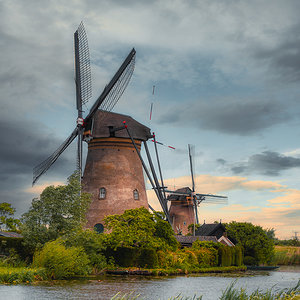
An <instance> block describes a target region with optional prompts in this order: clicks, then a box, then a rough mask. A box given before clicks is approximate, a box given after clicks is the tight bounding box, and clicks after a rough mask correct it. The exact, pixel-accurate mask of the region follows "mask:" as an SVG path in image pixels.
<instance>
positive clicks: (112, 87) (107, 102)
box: [85, 48, 136, 123]
mask: <svg viewBox="0 0 300 300" xmlns="http://www.w3.org/2000/svg"><path fill="white" fill-rule="evenodd" d="M135 54H136V51H135V49H134V48H133V49H132V50H131V51H130V53H129V54H128V56H127V57H126V59H125V60H124V62H123V64H122V65H121V67H120V68H119V70H118V71H117V72H116V74H115V75H114V77H113V78H112V79H111V81H110V82H109V83H108V85H107V86H106V87H105V88H104V90H103V92H102V93H101V95H100V96H99V97H98V99H97V100H96V102H95V103H94V105H93V106H92V108H91V110H90V112H89V114H88V115H87V116H86V118H85V122H86V123H88V122H90V120H91V119H92V118H93V116H94V114H95V112H96V111H97V109H99V108H100V109H102V110H104V111H111V110H112V109H113V108H114V106H115V105H116V103H117V102H118V100H119V99H120V97H121V96H122V94H123V93H124V91H125V89H126V87H127V85H128V83H129V81H130V79H131V76H132V74H133V71H134V66H135Z"/></svg>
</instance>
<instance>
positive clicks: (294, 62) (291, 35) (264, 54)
mask: <svg viewBox="0 0 300 300" xmlns="http://www.w3.org/2000/svg"><path fill="white" fill-rule="evenodd" d="M299 30H300V23H298V24H296V25H294V26H292V27H290V28H288V29H287V30H286V32H283V33H282V34H281V35H279V34H278V39H279V42H278V43H277V44H276V45H274V46H272V47H270V46H264V45H258V44H256V45H255V46H254V48H253V49H252V51H253V53H254V57H255V58H256V59H258V60H259V61H264V62H265V63H267V64H269V67H270V68H271V71H273V77H277V78H280V79H281V80H283V81H299V80H300V36H299Z"/></svg>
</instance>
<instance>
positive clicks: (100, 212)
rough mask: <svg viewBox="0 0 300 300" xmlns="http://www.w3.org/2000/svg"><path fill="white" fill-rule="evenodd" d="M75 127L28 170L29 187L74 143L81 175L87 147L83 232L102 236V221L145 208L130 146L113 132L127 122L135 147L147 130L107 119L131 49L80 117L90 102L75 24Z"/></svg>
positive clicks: (83, 40) (83, 41)
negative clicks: (87, 201) (88, 203)
mask: <svg viewBox="0 0 300 300" xmlns="http://www.w3.org/2000/svg"><path fill="white" fill-rule="evenodd" d="M74 45H75V83H76V104H77V105H76V106H77V111H78V118H77V126H76V127H75V129H74V130H73V132H72V133H71V135H70V136H69V137H68V138H67V139H66V140H65V141H64V142H63V143H62V144H61V146H60V147H59V148H58V149H57V150H56V151H55V152H54V153H53V154H52V155H51V156H50V157H49V158H47V159H46V160H44V161H43V162H42V163H40V164H39V165H37V166H36V167H35V168H34V170H33V184H35V183H36V181H37V180H38V179H39V178H40V176H42V175H43V174H44V173H45V172H46V171H47V170H48V169H49V168H50V167H51V166H52V164H54V162H55V161H56V160H57V159H58V158H59V156H60V155H61V154H62V153H63V152H64V150H65V149H66V148H67V147H68V146H69V145H70V144H71V143H72V141H73V140H74V139H75V138H76V137H77V139H78V147H77V158H78V159H77V169H78V171H79V174H80V180H81V174H82V160H83V157H82V144H83V141H85V142H87V143H88V155H87V163H86V168H85V172H84V176H83V183H84V190H85V191H87V192H91V193H92V196H93V198H92V203H91V208H90V211H89V212H88V215H87V219H88V227H94V226H95V228H96V229H97V230H98V231H99V232H100V231H102V230H103V225H102V223H101V222H102V220H103V217H104V216H105V215H108V214H115V213H121V212H123V211H124V210H125V209H128V208H136V207H140V206H145V207H148V203H147V198H146V192H145V185H144V179H143V173H142V167H141V166H139V165H138V164H137V162H136V154H135V157H133V151H134V150H135V149H134V148H133V146H132V143H130V142H129V141H128V136H127V138H126V137H125V136H124V133H122V132H118V130H116V128H117V127H118V126H120V125H119V124H120V123H121V124H122V122H121V120H122V121H124V120H125V121H127V122H128V123H129V124H130V125H131V126H132V128H133V129H134V130H133V135H134V140H135V141H136V143H137V144H139V147H140V146H141V142H142V141H146V140H147V139H148V136H150V130H149V128H147V127H145V126H144V125H142V124H140V123H138V122H137V121H135V120H133V119H132V118H130V117H128V116H123V115H119V114H114V113H110V111H111V110H112V109H113V107H114V106H115V104H116V103H117V101H118V100H119V98H120V97H121V95H122V94H123V92H124V90H125V89H126V87H127V85H128V83H129V81H130V78H131V76H132V73H133V70H134V65H135V55H136V51H135V49H132V50H131V51H130V53H129V54H128V56H127V57H126V59H125V60H124V62H123V63H122V65H121V66H120V68H119V69H118V71H117V72H116V73H115V75H114V76H113V78H112V79H111V81H110V82H109V83H108V84H107V85H106V86H105V88H104V90H103V92H102V93H101V95H100V96H99V97H98V99H97V100H96V101H95V103H94V105H93V106H92V108H91V109H90V111H89V113H88V114H87V115H86V116H85V117H83V111H82V105H83V104H84V103H86V102H87V101H88V99H89V98H90V97H91V74H90V61H89V49H88V42H87V36H86V33H85V29H84V26H83V24H82V23H81V24H80V25H79V27H78V29H77V30H76V32H75V33H74Z"/></svg>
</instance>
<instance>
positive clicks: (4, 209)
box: [0, 202, 20, 231]
mask: <svg viewBox="0 0 300 300" xmlns="http://www.w3.org/2000/svg"><path fill="white" fill-rule="evenodd" d="M15 212H16V209H15V208H13V207H12V206H11V204H10V203H7V202H2V203H0V229H7V230H10V231H18V228H19V226H20V220H18V219H15V218H14V217H12V216H13V215H14V213H15Z"/></svg>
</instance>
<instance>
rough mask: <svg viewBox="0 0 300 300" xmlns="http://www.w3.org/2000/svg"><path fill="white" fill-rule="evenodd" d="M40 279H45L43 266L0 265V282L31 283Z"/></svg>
mask: <svg viewBox="0 0 300 300" xmlns="http://www.w3.org/2000/svg"><path fill="white" fill-rule="evenodd" d="M40 280H47V276H46V272H45V269H44V268H14V267H0V283H5V284H6V283H7V284H17V283H31V282H33V281H40Z"/></svg>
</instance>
